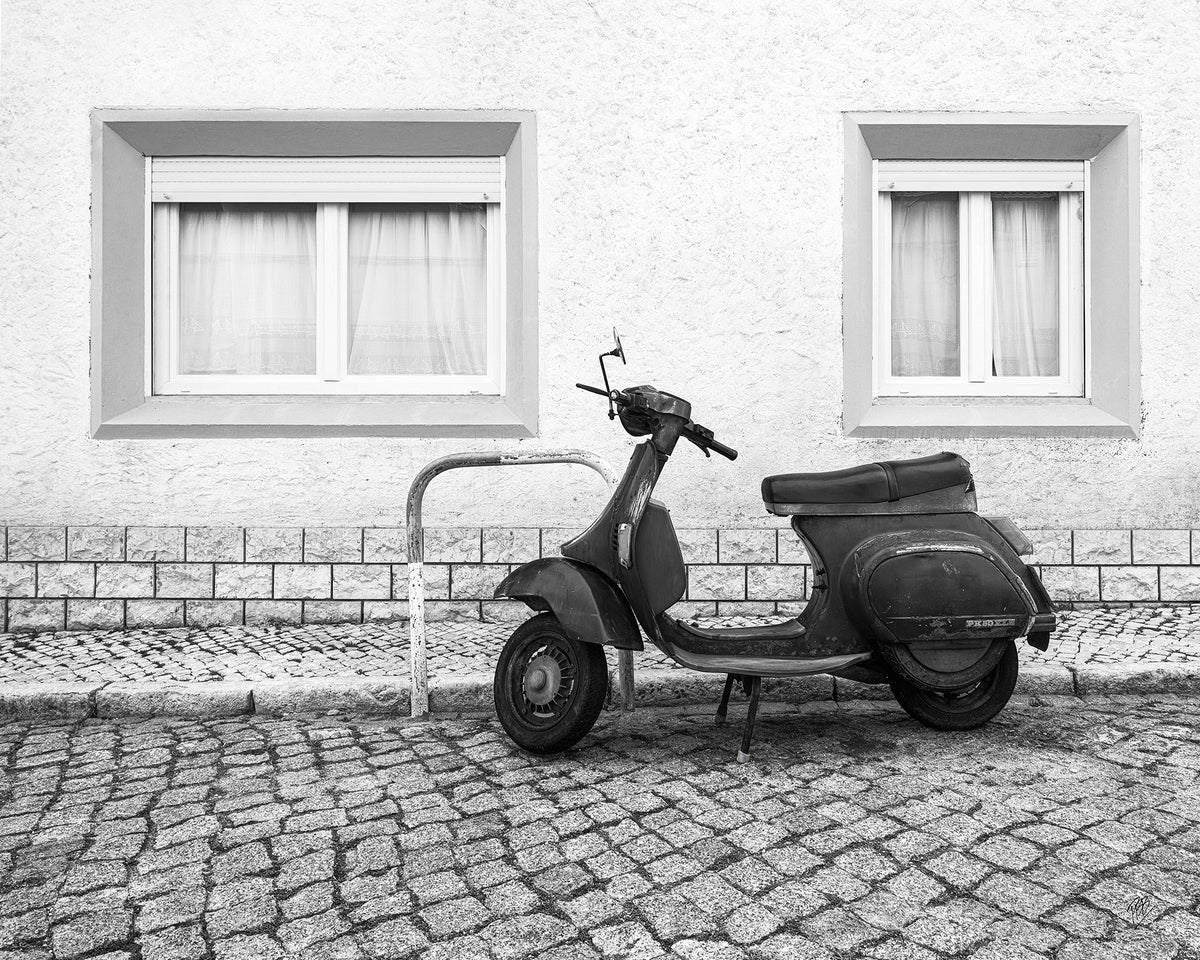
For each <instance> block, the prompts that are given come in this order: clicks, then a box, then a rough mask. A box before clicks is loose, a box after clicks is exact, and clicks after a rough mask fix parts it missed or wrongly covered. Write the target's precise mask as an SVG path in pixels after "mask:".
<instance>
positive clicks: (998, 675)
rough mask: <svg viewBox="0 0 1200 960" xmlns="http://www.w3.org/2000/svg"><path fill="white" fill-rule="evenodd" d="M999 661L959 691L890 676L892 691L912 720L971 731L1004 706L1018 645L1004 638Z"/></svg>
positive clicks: (1010, 689) (1012, 685)
mask: <svg viewBox="0 0 1200 960" xmlns="http://www.w3.org/2000/svg"><path fill="white" fill-rule="evenodd" d="M1004 644H1005V646H1004V652H1003V654H1001V656H1000V660H999V662H998V663H997V664H996V665H995V666H994V667H993V668H992V669H991V670H989V671H988V672H987V673H986V674H984V676H983V678H982V679H981V680H979V682H978V683H975V684H972V685H971V686H969V687H966V688H964V689H962V690H955V691H938V692H933V691H930V690H922V689H921V688H920V687H916V686H913V685H912V684H911V683H909V682H908V681H906V680H904V679H903V678H902V677H898V676H896V675H894V674H893V675H892V677H891V680H890V683H891V687H892V693H893V694H894V695H895V697H896V699H897V700H898V701H899V702H900V706H902V707H903V708H904V709H905V711H906V712H907V713H908V715H909V716H910V717H912V718H913V719H914V720H919V721H920V722H921V723H923V724H925V726H927V727H933V728H934V729H935V730H974V729H975V728H976V727H982V726H983V725H984V724H985V723H987V722H988V721H989V720H991V719H992V717H994V716H995V715H996V714H998V713H999V712H1000V711H1001V710H1003V709H1004V705H1005V704H1006V703H1008V698H1009V697H1011V696H1012V692H1013V690H1014V689H1015V688H1016V685H1017V646H1016V644H1015V643H1013V642H1012V641H1011V640H1008V641H1004Z"/></svg>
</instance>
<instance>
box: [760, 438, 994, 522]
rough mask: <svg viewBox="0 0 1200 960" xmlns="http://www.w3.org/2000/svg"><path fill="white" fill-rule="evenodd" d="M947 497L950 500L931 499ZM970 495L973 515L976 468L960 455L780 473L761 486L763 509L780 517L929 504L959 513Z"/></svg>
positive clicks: (765, 480)
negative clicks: (843, 507)
mask: <svg viewBox="0 0 1200 960" xmlns="http://www.w3.org/2000/svg"><path fill="white" fill-rule="evenodd" d="M942 492H945V493H947V494H948V495H944V496H935V497H932V498H931V497H930V496H929V495H932V494H939V493H942ZM968 494H969V495H970V500H971V506H970V507H969V508H968V509H973V508H974V503H973V501H974V484H973V482H972V478H971V465H970V464H969V463H968V462H967V461H966V460H964V459H963V458H962V457H960V456H959V455H958V454H957V453H936V454H933V455H932V456H928V457H917V458H916V459H914V460H885V461H882V462H880V463H864V464H862V465H860V466H857V467H849V468H848V469H845V470H830V471H828V472H825V473H781V474H777V475H776V476H773V477H767V478H766V479H764V480H763V482H762V496H763V503H764V504H766V507H767V510H768V511H770V512H771V513H774V514H777V515H779V516H788V515H792V514H797V513H804V512H806V510H808V509H809V508H811V507H812V506H814V505H831V504H893V505H905V504H910V505H911V506H913V507H920V506H922V505H923V503H924V501H930V500H937V501H939V503H941V502H942V501H944V505H943V506H944V508H947V509H954V504H955V503H956V502H958V501H963V502H965V499H966V496H967V495H968ZM924 505H926V506H934V505H935V504H933V503H925V504H924ZM822 512H826V511H822ZM848 512H849V511H848ZM887 512H893V511H891V510H889V511H887Z"/></svg>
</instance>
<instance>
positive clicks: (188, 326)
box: [150, 157, 504, 395]
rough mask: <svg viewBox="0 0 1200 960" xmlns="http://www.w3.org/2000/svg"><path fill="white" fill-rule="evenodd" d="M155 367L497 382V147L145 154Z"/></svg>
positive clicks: (399, 386)
mask: <svg viewBox="0 0 1200 960" xmlns="http://www.w3.org/2000/svg"><path fill="white" fill-rule="evenodd" d="M150 179H151V183H150V200H151V203H152V205H153V207H152V257H153V298H152V310H151V314H152V325H153V329H152V337H151V339H152V343H153V351H152V360H151V363H152V384H153V392H154V393H155V394H160V395H172V394H175V395H179V394H206V393H207V394H418V395H439V394H450V395H453V394H493V395H498V394H500V393H502V392H503V387H504V383H503V361H502V349H503V343H504V311H503V302H502V295H501V289H502V277H503V249H504V244H503V242H502V239H501V237H502V231H503V218H504V203H503V186H502V185H503V181H504V175H503V160H502V159H501V158H488V159H480V158H462V157H460V158H445V159H439V158H420V159H400V158H387V159H381V158H376V159H294V158H238V159H211V158H179V157H176V158H169V159H153V160H151V161H150Z"/></svg>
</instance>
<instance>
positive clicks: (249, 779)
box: [0, 696, 1200, 960]
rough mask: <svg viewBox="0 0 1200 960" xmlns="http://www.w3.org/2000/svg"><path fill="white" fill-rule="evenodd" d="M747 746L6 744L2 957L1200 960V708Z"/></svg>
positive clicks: (863, 715) (704, 738) (1094, 706)
mask: <svg viewBox="0 0 1200 960" xmlns="http://www.w3.org/2000/svg"><path fill="white" fill-rule="evenodd" d="M737 739H738V737H737V731H736V730H733V729H730V728H728V727H724V728H723V727H717V726H714V725H713V724H712V723H711V716H710V714H709V712H708V711H703V712H701V711H690V712H689V711H669V712H655V711H644V712H638V713H635V714H633V715H631V716H630V715H621V714H619V713H607V714H605V715H604V716H603V717H602V718H601V720H600V722H599V724H598V727H597V729H596V731H595V733H594V734H593V735H591V736H589V737H587V738H585V740H584V741H583V743H582V744H581V745H580V746H579V747H578V748H576V749H574V750H572V751H570V752H568V753H567V754H565V755H561V756H557V757H548V758H539V757H532V756H529V755H526V754H523V753H521V752H520V751H518V750H516V749H515V748H514V747H513V746H512V745H511V744H510V742H509V741H508V740H507V738H506V737H505V735H504V734H503V731H502V730H501V729H500V727H499V725H498V724H497V723H496V721H495V720H494V719H493V718H491V717H486V716H481V717H465V718H458V719H446V720H440V721H438V722H435V723H421V722H416V721H411V720H408V719H406V718H378V719H368V718H361V717H360V718H353V717H344V716H334V715H326V716H296V717H285V718H272V717H266V716H258V715H251V716H244V717H230V718H214V719H187V718H179V717H166V718H152V719H133V718H128V719H115V720H104V719H90V720H72V721H68V720H60V721H38V722H34V721H23V720H11V721H8V722H5V723H0V755H2V756H3V760H4V767H3V769H4V776H3V778H0V809H2V810H3V816H2V817H0V840H2V841H3V843H0V854H2V855H0V950H4V949H7V950H9V951H10V952H15V953H16V955H18V956H19V955H23V954H24V955H31V956H48V955H51V951H53V953H52V955H53V956H54V957H59V956H61V957H72V958H73V957H79V958H89V960H90V958H100V957H104V956H107V955H109V954H115V955H117V956H130V957H138V956H140V957H142V958H147V957H159V956H161V957H187V958H196V960H200V958H205V960H207V958H214V960H215V958H221V957H246V958H250V957H254V958H257V957H290V956H293V957H357V956H371V957H381V958H382V957H388V958H390V957H404V956H418V955H426V956H430V957H435V956H436V957H472V956H482V957H492V958H499V957H514V958H515V957H525V956H539V957H542V956H546V957H555V956H561V957H576V956H579V957H587V956H622V957H630V956H645V957H654V958H657V957H663V956H681V957H708V956H713V957H728V958H733V957H753V958H763V957H775V956H779V957H806V956H814V957H815V956H820V957H824V958H826V960H848V958H850V957H871V958H884V957H924V958H929V957H932V958H934V960H950V958H966V957H975V956H985V957H993V956H994V957H1006V958H1007V957H1022V956H1026V955H1028V956H1031V957H1052V958H1054V960H1070V958H1072V957H1079V958H1083V957H1141V956H1145V957H1150V956H1153V957H1164V958H1168V960H1190V958H1194V957H1195V945H1196V942H1197V932H1198V931H1200V923H1197V921H1196V919H1195V918H1196V915H1197V913H1196V911H1197V909H1198V908H1200V804H1197V803H1196V802H1195V800H1194V798H1195V796H1196V795H1197V793H1198V792H1200V750H1197V748H1196V743H1197V741H1198V739H1200V698H1196V697H1174V696H1159V697H1155V698H1141V699H1139V698H1130V697H1118V698H1112V697H1095V698H1092V699H1088V700H1078V699H1074V698H1048V699H1044V700H1040V701H1036V702H1021V703H1018V702H1014V703H1013V704H1011V705H1010V706H1009V708H1008V709H1006V710H1005V711H1004V713H1002V714H1001V715H1000V717H998V718H997V719H996V720H995V721H993V722H992V723H991V724H989V725H988V726H986V727H984V728H982V729H981V730H979V731H975V732H972V733H969V734H965V735H953V734H946V733H939V732H937V731H933V730H929V729H927V728H924V727H921V726H920V725H918V724H916V723H914V722H912V721H911V720H909V719H908V718H907V716H906V715H905V714H903V713H902V712H901V711H900V710H899V709H898V708H896V707H895V706H894V705H893V704H891V703H888V702H880V701H856V702H851V703H837V704H835V703H826V704H810V705H807V706H805V707H803V708H792V709H779V710H776V709H772V710H769V711H765V712H764V713H763V715H762V716H761V717H760V721H759V733H758V737H757V739H756V743H755V751H754V756H753V758H752V760H751V762H750V763H748V764H736V763H734V762H732V755H733V753H734V752H735V748H736V743H737ZM193 773H195V774H196V776H192V774H193ZM484 801H486V802H484ZM1005 811H1010V813H1007V814H1006V813H1005ZM877 821H886V822H887V823H888V824H890V825H891V829H890V830H888V831H880V830H879V829H877V827H876V823H877ZM384 825H389V826H390V828H391V829H389V826H384ZM687 826H695V827H698V828H702V829H695V830H689V829H684V827H687ZM359 828H365V829H366V830H367V831H368V832H365V833H359V832H355V831H357V830H358V829H359ZM247 829H251V830H254V831H257V835H255V836H252V837H251V836H246V835H242V834H240V833H239V831H244V830H247ZM125 839H128V841H129V842H122V841H124V840H125ZM685 862H686V863H688V864H690V865H691V866H689V867H688V869H686V870H682V869H680V868H679V865H680V864H683V863H685ZM992 948H994V949H993V950H992V952H991V953H987V952H986V951H987V950H988V949H992Z"/></svg>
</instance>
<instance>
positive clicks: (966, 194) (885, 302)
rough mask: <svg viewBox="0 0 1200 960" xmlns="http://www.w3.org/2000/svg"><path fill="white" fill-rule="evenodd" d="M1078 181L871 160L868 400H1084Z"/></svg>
mask: <svg viewBox="0 0 1200 960" xmlns="http://www.w3.org/2000/svg"><path fill="white" fill-rule="evenodd" d="M1087 176H1088V174H1087V163H1086V162H1082V161H1081V162H1066V163H1039V162H1036V161H1025V162H1019V161H1018V162H986V161H979V162H958V163H939V162H936V161H925V162H913V161H876V162H875V180H876V187H877V189H876V216H875V223H876V229H875V235H876V249H877V258H876V262H877V264H878V276H877V277H876V289H875V318H876V323H875V351H874V355H875V378H876V379H875V383H876V394H877V395H878V396H899V397H902V396H922V395H923V396H987V397H999V396H1051V397H1054V396H1058V397H1069V396H1074V397H1079V396H1082V395H1083V393H1084V374H1085V346H1086V345H1085V319H1086V318H1085V298H1084V290H1085V286H1084V257H1083V251H1084V225H1085V215H1084V210H1085V198H1086V183H1087Z"/></svg>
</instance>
